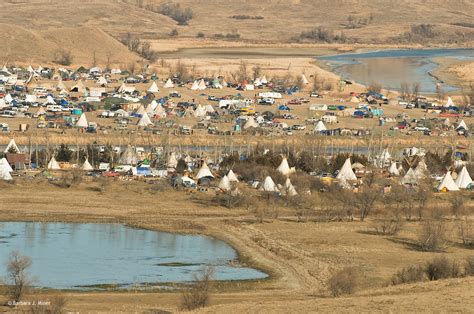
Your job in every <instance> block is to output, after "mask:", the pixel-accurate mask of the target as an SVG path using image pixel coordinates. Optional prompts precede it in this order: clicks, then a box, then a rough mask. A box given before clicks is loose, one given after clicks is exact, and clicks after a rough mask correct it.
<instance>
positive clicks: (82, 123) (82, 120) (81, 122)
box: [76, 113, 89, 129]
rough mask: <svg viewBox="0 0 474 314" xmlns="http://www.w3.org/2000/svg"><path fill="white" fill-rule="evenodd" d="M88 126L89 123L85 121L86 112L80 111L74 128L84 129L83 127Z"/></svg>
mask: <svg viewBox="0 0 474 314" xmlns="http://www.w3.org/2000/svg"><path fill="white" fill-rule="evenodd" d="M88 126H89V123H88V122H87V118H86V114H85V113H82V114H81V117H80V118H79V120H77V122H76V128H81V129H84V128H87V127H88Z"/></svg>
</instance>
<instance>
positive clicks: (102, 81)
mask: <svg viewBox="0 0 474 314" xmlns="http://www.w3.org/2000/svg"><path fill="white" fill-rule="evenodd" d="M96 84H97V85H100V86H105V85H107V84H108V82H107V80H106V79H105V77H103V76H101V77H99V78H98V79H97V82H96Z"/></svg>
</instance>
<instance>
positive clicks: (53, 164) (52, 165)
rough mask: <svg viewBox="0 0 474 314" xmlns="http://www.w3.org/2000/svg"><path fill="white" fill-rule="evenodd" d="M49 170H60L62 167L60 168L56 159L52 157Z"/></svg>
mask: <svg viewBox="0 0 474 314" xmlns="http://www.w3.org/2000/svg"><path fill="white" fill-rule="evenodd" d="M48 169H49V170H60V169H61V167H60V166H59V164H58V162H57V161H56V158H54V156H53V157H51V160H50V161H49V163H48Z"/></svg>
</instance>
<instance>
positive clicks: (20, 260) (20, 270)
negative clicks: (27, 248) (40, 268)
mask: <svg viewBox="0 0 474 314" xmlns="http://www.w3.org/2000/svg"><path fill="white" fill-rule="evenodd" d="M30 266H31V259H30V258H29V257H27V256H23V255H21V254H20V253H19V252H18V251H13V252H12V253H11V254H10V258H9V259H8V262H7V281H8V282H7V283H8V284H9V286H8V288H7V294H8V297H9V298H10V300H11V301H14V302H19V301H20V300H21V299H22V298H23V296H24V294H25V292H26V291H27V290H28V288H29V286H30V284H31V279H30V278H29V276H28V274H27V272H26V270H27V269H28V268H29V267H30Z"/></svg>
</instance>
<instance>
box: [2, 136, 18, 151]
mask: <svg viewBox="0 0 474 314" xmlns="http://www.w3.org/2000/svg"><path fill="white" fill-rule="evenodd" d="M8 152H15V153H21V151H20V148H18V145H16V142H15V140H14V139H11V140H10V142H8V145H7V147H6V148H5V150H4V151H3V153H4V154H6V153H8Z"/></svg>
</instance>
